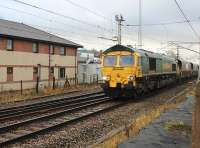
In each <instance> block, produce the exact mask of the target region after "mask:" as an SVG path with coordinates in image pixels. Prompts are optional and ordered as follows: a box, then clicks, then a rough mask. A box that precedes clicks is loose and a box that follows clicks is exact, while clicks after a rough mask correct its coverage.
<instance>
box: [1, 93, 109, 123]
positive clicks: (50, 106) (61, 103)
mask: <svg viewBox="0 0 200 148" xmlns="http://www.w3.org/2000/svg"><path fill="white" fill-rule="evenodd" d="M103 96H105V94H103V93H99V94H96V93H95V94H90V95H88V96H78V97H76V98H74V97H72V98H68V99H66V100H62V101H59V100H58V101H57V102H50V103H47V104H42V105H40V106H36V107H35V106H34V105H33V106H29V107H28V108H24V109H19V110H16V111H13V112H10V111H9V112H4V113H2V114H1V113H0V121H2V120H6V119H12V118H16V117H22V116H25V115H32V114H36V113H41V112H47V111H50V110H56V109H59V108H61V107H62V106H65V105H66V104H68V105H69V104H71V103H75V102H79V101H84V100H90V99H94V98H95V97H103Z"/></svg>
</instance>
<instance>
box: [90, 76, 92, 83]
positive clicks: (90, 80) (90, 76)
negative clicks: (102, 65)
mask: <svg viewBox="0 0 200 148" xmlns="http://www.w3.org/2000/svg"><path fill="white" fill-rule="evenodd" d="M91 83H92V76H91V75H90V85H91Z"/></svg>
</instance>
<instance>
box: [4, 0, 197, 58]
mask: <svg viewBox="0 0 200 148" xmlns="http://www.w3.org/2000/svg"><path fill="white" fill-rule="evenodd" d="M20 1H22V2H25V3H28V4H31V5H34V6H38V7H40V8H44V9H48V10H51V11H53V12H56V13H59V14H62V15H64V16H61V15H60V16H58V15H53V14H51V13H48V12H45V11H43V10H39V9H37V8H33V7H30V6H27V5H24V4H20V3H18V2H15V1H13V0H0V2H1V3H0V18H1V19H7V20H13V21H17V22H23V23H25V24H28V25H31V26H34V27H36V28H40V29H43V30H45V31H48V32H50V33H53V34H56V35H59V36H62V37H64V38H66V39H69V40H71V41H74V42H76V43H79V44H82V45H83V46H84V47H86V48H88V49H92V48H95V49H97V50H101V49H105V48H107V47H109V46H112V45H114V44H116V43H115V42H113V41H109V40H102V39H99V38H98V37H106V38H112V36H115V35H116V31H117V25H116V22H115V19H114V16H115V15H116V14H122V15H123V17H124V19H125V22H124V23H123V24H124V26H123V27H122V44H124V45H133V46H134V45H135V44H137V34H138V28H137V27H128V26H127V25H128V24H131V25H137V24H138V0H56V1H55V0H20ZM177 1H178V3H179V4H180V6H181V7H182V9H183V10H184V12H185V14H186V15H187V17H188V18H189V19H190V20H191V23H192V25H193V26H194V28H195V30H196V31H197V33H198V34H200V19H199V17H200V1H199V0H177ZM71 2H72V3H71ZM182 21H185V20H184V18H183V16H182V15H181V13H180V12H179V10H178V7H177V6H176V4H175V2H174V0H142V23H143V29H142V30H143V31H142V32H143V45H144V46H143V48H145V49H148V50H152V51H157V52H161V49H160V48H161V47H163V48H164V47H166V43H167V42H168V41H174V40H176V41H192V42H195V41H198V39H197V37H196V36H195V35H194V33H193V32H192V30H191V28H190V27H189V25H188V24H187V23H174V22H182ZM166 23H174V24H170V25H169V24H166ZM148 24H166V25H155V26H149V25H148ZM183 46H186V47H189V48H191V49H194V50H198V46H195V45H193V46H191V45H183ZM181 55H182V56H183V57H184V58H185V59H188V60H190V59H191V57H192V59H197V55H196V54H194V53H191V52H189V51H185V50H181Z"/></svg>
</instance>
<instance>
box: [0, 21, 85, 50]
mask: <svg viewBox="0 0 200 148" xmlns="http://www.w3.org/2000/svg"><path fill="white" fill-rule="evenodd" d="M0 36H8V37H13V38H15V37H16V38H23V39H29V40H36V41H41V42H50V43H56V44H62V45H65V46H72V47H77V48H79V47H82V46H81V45H79V44H76V43H74V42H72V41H69V40H66V39H64V38H61V37H58V36H56V35H53V34H50V33H47V32H45V31H42V30H39V29H36V28H34V27H31V26H29V25H26V24H23V23H17V22H13V21H8V20H3V19H0Z"/></svg>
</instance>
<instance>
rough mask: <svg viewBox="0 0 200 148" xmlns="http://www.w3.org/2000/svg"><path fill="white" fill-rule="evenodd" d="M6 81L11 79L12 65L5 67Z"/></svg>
mask: <svg viewBox="0 0 200 148" xmlns="http://www.w3.org/2000/svg"><path fill="white" fill-rule="evenodd" d="M7 81H13V67H7Z"/></svg>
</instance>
